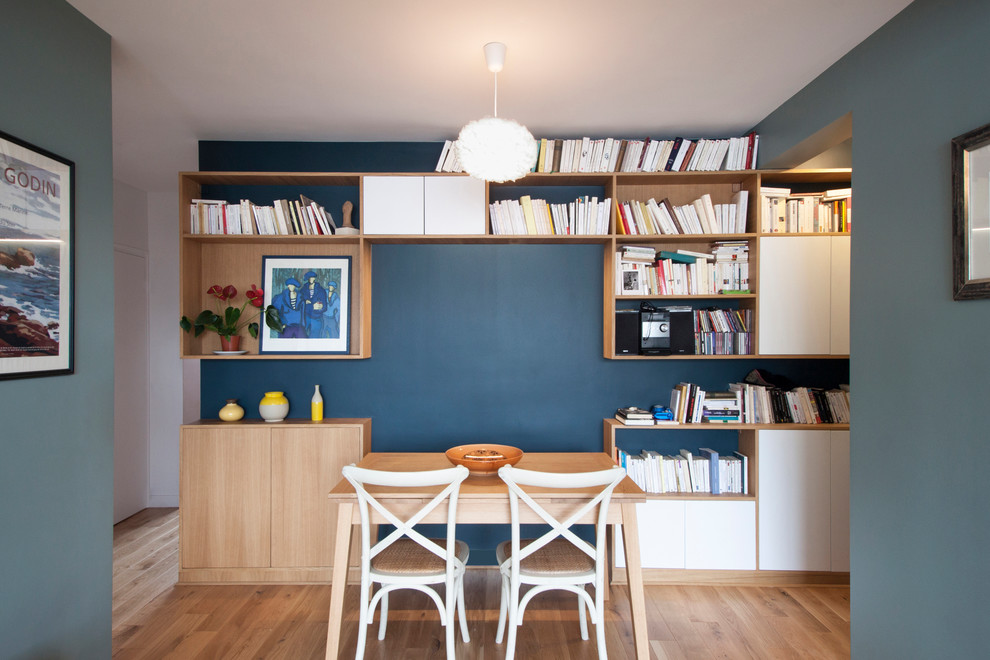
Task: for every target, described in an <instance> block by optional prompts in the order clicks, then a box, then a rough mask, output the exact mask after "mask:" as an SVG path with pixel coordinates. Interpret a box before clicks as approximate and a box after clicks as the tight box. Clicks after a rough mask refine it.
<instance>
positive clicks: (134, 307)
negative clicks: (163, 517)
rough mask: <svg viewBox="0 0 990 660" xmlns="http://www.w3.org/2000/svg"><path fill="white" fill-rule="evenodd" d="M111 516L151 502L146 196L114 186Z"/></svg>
mask: <svg viewBox="0 0 990 660" xmlns="http://www.w3.org/2000/svg"><path fill="white" fill-rule="evenodd" d="M113 219H114V233H113V242H114V262H113V263H114V296H115V305H114V338H115V339H114V424H113V429H114V431H113V436H114V439H113V521H114V523H117V522H120V521H121V520H123V519H124V518H127V517H128V516H132V515H134V514H135V513H137V512H138V511H140V510H141V509H144V508H145V507H147V506H148V501H149V493H150V484H149V469H150V464H149V461H150V457H149V417H148V409H149V400H148V378H149V374H148V306H149V302H148V301H149V300H150V297H149V295H148V294H149V291H148V197H147V195H146V194H145V193H144V192H143V191H141V190H138V189H137V188H133V187H131V186H128V185H127V184H125V183H122V182H120V181H114V185H113Z"/></svg>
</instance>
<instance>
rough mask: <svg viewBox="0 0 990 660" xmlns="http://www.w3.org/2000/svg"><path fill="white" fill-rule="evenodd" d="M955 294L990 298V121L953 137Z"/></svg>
mask: <svg viewBox="0 0 990 660" xmlns="http://www.w3.org/2000/svg"><path fill="white" fill-rule="evenodd" d="M952 298H953V299H954V300H972V299H976V298H990V124H987V125H985V126H981V127H980V128H977V129H975V130H972V131H969V132H968V133H964V134H962V135H960V136H958V137H955V138H953V139H952Z"/></svg>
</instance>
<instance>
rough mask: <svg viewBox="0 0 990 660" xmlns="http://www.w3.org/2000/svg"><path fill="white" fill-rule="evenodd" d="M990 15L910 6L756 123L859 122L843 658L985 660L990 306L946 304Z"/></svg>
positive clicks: (772, 126)
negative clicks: (966, 138) (953, 160)
mask: <svg viewBox="0 0 990 660" xmlns="http://www.w3.org/2000/svg"><path fill="white" fill-rule="evenodd" d="M988 30H990V3H986V2H981V1H978V0H969V1H959V2H952V3H946V2H940V1H938V0H917V1H916V2H914V3H913V4H911V5H910V6H908V7H907V8H906V9H905V10H904V11H903V12H902V13H901V14H900V15H898V16H897V17H895V18H894V19H893V20H892V21H890V22H889V23H888V24H887V25H885V26H884V27H882V28H881V29H880V30H878V31H877V32H876V33H875V34H874V35H872V36H871V37H870V38H869V39H868V40H866V41H865V42H864V43H863V44H861V45H860V46H859V47H857V48H856V49H855V50H853V51H852V52H850V53H849V54H848V55H847V56H846V57H844V58H842V59H841V60H840V61H839V62H838V63H837V64H835V65H834V66H833V67H831V68H830V69H829V70H828V71H826V72H825V73H824V74H822V75H821V76H820V77H819V78H818V79H817V80H815V81H814V82H813V83H811V84H810V85H809V86H808V87H807V88H805V89H804V90H802V91H801V92H800V93H798V94H797V95H796V96H794V98H792V99H791V100H789V101H788V102H787V103H785V104H784V105H783V106H781V108H779V109H778V110H777V111H776V112H774V113H773V114H772V115H770V116H769V117H768V118H767V119H766V120H765V121H763V122H762V123H761V124H760V126H759V131H760V135H761V144H760V155H761V157H762V158H767V159H769V158H773V157H774V156H775V155H777V154H779V153H782V152H784V151H786V150H787V149H788V148H789V147H791V146H792V145H794V144H796V143H797V142H799V141H800V140H802V139H803V138H804V137H806V136H808V135H810V134H812V133H813V132H815V131H816V130H818V129H819V128H821V127H822V126H824V125H826V124H828V123H830V122H831V121H832V120H834V119H836V118H837V117H839V116H841V115H844V114H845V113H847V112H849V111H851V112H852V117H853V132H854V136H853V137H854V139H853V151H852V157H853V179H854V180H853V185H854V187H855V190H856V195H855V198H856V203H855V215H854V222H853V224H854V229H853V235H854V239H853V242H852V281H853V289H852V310H851V312H852V338H851V339H852V362H851V379H852V387H853V392H854V393H855V396H854V398H853V411H852V414H853V425H852V457H851V458H852V484H851V496H852V529H851V533H852V548H851V551H852V650H853V657H860V658H871V659H872V658H899V659H903V658H938V657H948V656H951V657H957V658H975V657H986V655H987V646H986V634H985V633H986V631H987V629H988V627H987V626H988V621H990V619H988V612H990V589H988V588H987V584H988V583H987V580H986V577H985V576H986V569H987V549H988V548H990V522H988V521H990V518H988V516H987V508H986V499H987V497H986V466H987V465H988V464H990V442H987V438H988V431H987V422H986V410H987V404H988V401H990V380H988V377H987V374H988V373H990V350H988V349H987V329H988V328H990V300H974V301H965V302H953V300H952V283H951V278H952V266H951V264H952V246H951V236H952V215H951V203H952V196H951V188H950V180H951V179H950V163H949V141H950V140H951V139H952V138H953V137H955V136H957V135H961V134H962V133H965V132H967V131H969V130H971V129H974V128H977V127H979V126H981V125H983V124H986V123H988V122H990V86H988V85H987V84H986V82H985V81H986V80H987V79H988V77H990V40H988V39H987V33H988Z"/></svg>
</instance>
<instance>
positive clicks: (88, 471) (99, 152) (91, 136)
mask: <svg viewBox="0 0 990 660" xmlns="http://www.w3.org/2000/svg"><path fill="white" fill-rule="evenodd" d="M0 17H2V18H0V44H3V65H2V66H0V130H3V131H5V132H7V133H10V134H12V135H15V136H17V137H19V138H21V139H23V140H26V141H28V142H31V143H33V144H35V145H37V146H39V147H42V148H44V149H47V150H49V151H52V152H54V153H56V154H58V155H60V156H62V157H64V158H67V159H69V160H71V161H74V162H75V164H76V186H75V192H76V200H75V220H76V227H75V238H76V245H75V259H76V267H75V274H76V281H75V333H76V340H75V373H74V374H73V375H68V376H59V377H49V378H33V379H18V380H5V381H0V402H2V403H0V418H2V420H3V422H2V424H3V430H2V431H0V440H2V444H3V448H2V451H3V457H2V459H0V656H2V657H4V658H109V657H110V650H111V648H110V647H111V644H110V622H111V618H110V600H111V595H110V594H111V558H112V545H111V544H112V511H113V295H112V292H113V184H112V176H113V166H112V155H111V129H110V38H109V36H107V35H106V34H105V33H104V32H102V31H101V30H100V29H98V28H97V27H96V26H95V25H93V24H92V23H91V22H89V21H88V20H87V19H85V18H84V17H83V16H82V15H81V14H79V13H78V12H77V11H76V10H75V9H73V8H72V7H70V6H69V5H68V4H67V3H65V2H62V1H61V0H34V1H32V2H25V1H23V0H13V1H8V0H4V1H3V2H0Z"/></svg>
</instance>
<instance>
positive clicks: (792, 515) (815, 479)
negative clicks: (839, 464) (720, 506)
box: [758, 431, 832, 571]
mask: <svg viewBox="0 0 990 660" xmlns="http://www.w3.org/2000/svg"><path fill="white" fill-rule="evenodd" d="M830 441H831V434H830V432H829V431H760V432H759V452H758V455H759V457H760V467H759V503H760V504H759V511H760V569H761V570H798V571H829V570H831V559H830V554H831V536H832V532H831V529H832V523H831V516H832V499H831V484H830V477H829V473H830V471H831V458H830V453H831V447H830Z"/></svg>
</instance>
